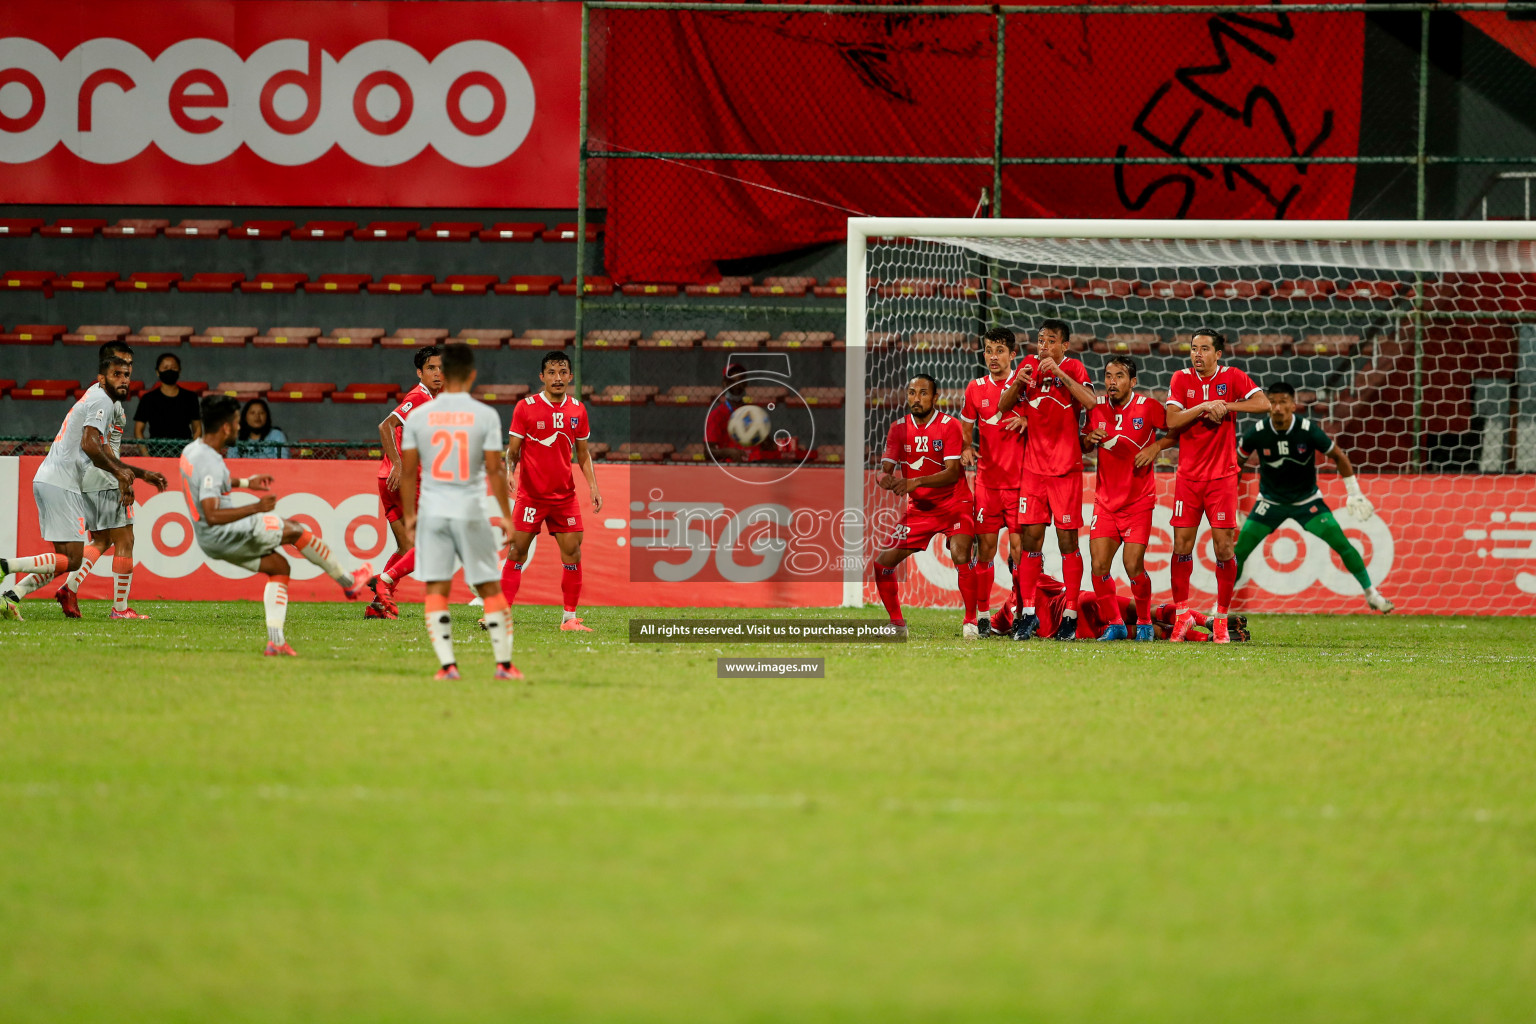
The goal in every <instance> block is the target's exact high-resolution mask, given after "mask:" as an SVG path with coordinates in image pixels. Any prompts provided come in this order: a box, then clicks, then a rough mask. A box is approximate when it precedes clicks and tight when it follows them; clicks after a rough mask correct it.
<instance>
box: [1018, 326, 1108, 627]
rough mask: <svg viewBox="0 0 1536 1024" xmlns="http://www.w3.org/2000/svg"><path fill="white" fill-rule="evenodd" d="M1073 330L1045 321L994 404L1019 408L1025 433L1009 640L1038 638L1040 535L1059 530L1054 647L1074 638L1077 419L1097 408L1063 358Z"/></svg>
mask: <svg viewBox="0 0 1536 1024" xmlns="http://www.w3.org/2000/svg"><path fill="white" fill-rule="evenodd" d="M1071 330H1072V329H1071V328H1070V327H1068V326H1067V324H1066V322H1065V321H1063V320H1045V321H1043V322H1041V324H1040V330H1039V331H1038V332H1037V333H1036V340H1037V341H1038V342H1039V344H1038V346H1037V348H1038V349H1039V354H1038V355H1033V356H1027V357H1026V358H1025V359H1024V361H1023V362H1021V363H1020V364H1019V368H1018V369H1017V370H1015V371H1014V374H1013V379H1012V380H1011V381H1010V382H1009V383H1008V387H1007V388H1006V389H1004V391H1003V393H1002V395H1001V396H1000V397H999V398H998V406H999V408H1001V409H1002V411H1003V412H1007V411H1009V410H1010V409H1012V408H1013V407H1014V406H1015V405H1017V404H1018V403H1019V402H1021V401H1022V402H1023V403H1024V408H1023V409H1021V410H1020V413H1019V415H1020V417H1021V418H1022V419H1023V420H1024V422H1025V423H1026V424H1027V425H1028V431H1027V433H1026V434H1025V436H1024V468H1023V472H1022V474H1021V475H1020V477H1019V527H1020V529H1021V530H1022V531H1023V534H1024V539H1023V545H1022V547H1023V550H1024V558H1023V561H1022V562H1021V564H1020V566H1019V569H1018V574H1017V581H1016V584H1015V590H1016V592H1017V594H1018V598H1019V605H1020V607H1019V616H1018V618H1017V620H1015V622H1014V624H1013V638H1014V639H1015V640H1028V639H1030V638H1031V637H1033V636H1034V635H1035V633H1036V632H1037V631H1038V630H1039V627H1040V620H1039V617H1038V616H1036V614H1035V606H1034V594H1035V581H1036V580H1038V579H1039V578H1040V567H1041V565H1042V564H1043V556H1042V554H1041V548H1043V547H1044V546H1045V527H1046V524H1047V523H1050V522H1052V521H1053V520H1054V522H1055V523H1056V544H1057V545H1058V546H1059V547H1060V549H1061V571H1062V575H1063V576H1064V577H1065V582H1066V586H1067V603H1068V605H1069V610H1068V613H1067V614H1066V615H1065V616H1064V617H1063V619H1062V621H1061V625H1060V628H1058V629H1057V630H1056V631H1055V639H1057V640H1071V639H1074V638H1075V636H1076V634H1077V621H1076V619H1077V608H1078V600H1079V596H1080V594H1081V592H1082V587H1083V555H1082V552H1081V551H1079V550H1078V547H1077V531H1078V529H1079V528H1080V527H1081V526H1082V517H1083V448H1082V440H1081V439H1082V421H1081V419H1080V414H1082V413H1084V412H1086V411H1087V410H1090V409H1092V408H1093V407H1094V406H1095V405H1096V404H1098V400H1099V399H1098V396H1097V395H1095V394H1094V393H1093V388H1091V387H1089V385H1088V368H1087V367H1085V366H1084V365H1083V364H1082V362H1081V361H1079V360H1077V359H1069V358H1067V339H1068V338H1069V337H1070V336H1071Z"/></svg>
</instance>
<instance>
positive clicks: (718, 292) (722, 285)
mask: <svg viewBox="0 0 1536 1024" xmlns="http://www.w3.org/2000/svg"><path fill="white" fill-rule="evenodd" d="M745 287H746V286H745V285H743V284H741V283H739V282H737V281H720V282H718V283H716V284H690V285H687V286H686V287H684V288H683V294H685V295H690V296H694V297H695V298H706V299H710V298H722V299H729V298H736V297H737V296H739V295H740V294H741V291H742V289H743V288H745Z"/></svg>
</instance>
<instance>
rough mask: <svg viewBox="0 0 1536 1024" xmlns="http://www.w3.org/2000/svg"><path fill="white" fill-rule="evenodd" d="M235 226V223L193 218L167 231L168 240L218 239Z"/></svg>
mask: <svg viewBox="0 0 1536 1024" xmlns="http://www.w3.org/2000/svg"><path fill="white" fill-rule="evenodd" d="M233 226H234V222H233V221H228V220H206V219H198V218H192V219H190V220H184V221H182V222H181V223H180V224H177V225H176V226H175V227H171V228H166V229H165V237H166V238H199V239H208V238H218V237H219V236H220V235H222V234H223V233H224V232H226V231H228V230H229V229H230V228H231V227H233Z"/></svg>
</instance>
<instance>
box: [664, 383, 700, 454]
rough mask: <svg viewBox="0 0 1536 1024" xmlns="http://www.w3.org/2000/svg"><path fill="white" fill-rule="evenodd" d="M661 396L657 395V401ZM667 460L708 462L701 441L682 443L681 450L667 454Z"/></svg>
mask: <svg viewBox="0 0 1536 1024" xmlns="http://www.w3.org/2000/svg"><path fill="white" fill-rule="evenodd" d="M661 398H662V396H660V395H658V396H657V398H656V400H657V401H658V402H659V401H661ZM667 461H668V462H708V461H709V452H708V451H706V450H705V448H704V444H703V442H702V441H695V442H694V443H693V444H685V445H683V447H682V450H681V451H675V452H673V453H672V454H671V455H668V456H667Z"/></svg>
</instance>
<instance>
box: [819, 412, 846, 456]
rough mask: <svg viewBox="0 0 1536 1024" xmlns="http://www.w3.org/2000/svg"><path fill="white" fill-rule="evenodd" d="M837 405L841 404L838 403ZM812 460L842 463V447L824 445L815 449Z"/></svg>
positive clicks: (838, 445)
mask: <svg viewBox="0 0 1536 1024" xmlns="http://www.w3.org/2000/svg"><path fill="white" fill-rule="evenodd" d="M838 404H839V405H841V404H842V403H841V402H839V403H838ZM814 458H815V459H816V461H817V462H831V463H838V462H842V461H843V446H842V445H840V444H824V445H820V446H818V447H817V449H816V452H815V455H814Z"/></svg>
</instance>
